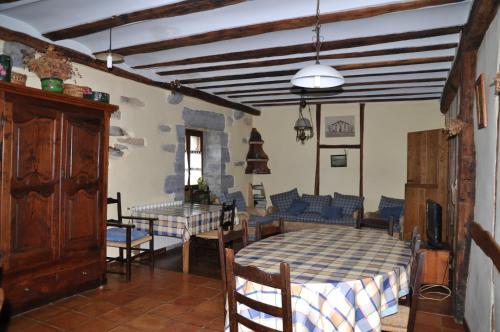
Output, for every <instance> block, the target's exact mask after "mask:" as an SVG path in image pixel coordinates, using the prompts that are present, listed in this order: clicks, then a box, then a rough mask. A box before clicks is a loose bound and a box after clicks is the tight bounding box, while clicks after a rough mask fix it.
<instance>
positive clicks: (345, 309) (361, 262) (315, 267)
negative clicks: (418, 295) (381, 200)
mask: <svg viewBox="0 0 500 332" xmlns="http://www.w3.org/2000/svg"><path fill="white" fill-rule="evenodd" d="M236 262H238V263H240V264H243V265H254V266H257V267H259V268H261V269H263V270H265V271H266V272H273V273H278V272H279V264H280V262H286V263H288V264H289V265H290V274H291V275H290V278H291V292H292V311H293V330H294V331H296V332H297V331H325V332H326V331H356V332H364V331H380V328H381V324H380V320H381V317H384V316H387V315H389V314H393V313H395V312H397V310H398V299H399V297H401V296H405V295H407V294H408V277H409V273H408V271H409V267H408V265H409V262H410V248H409V245H408V244H407V243H405V242H403V241H399V240H397V239H395V238H393V237H390V236H389V235H388V234H387V233H386V232H382V231H378V230H373V229H355V228H351V227H346V226H340V225H334V226H332V227H330V228H328V229H323V228H322V229H316V230H311V229H308V230H302V231H297V232H290V233H285V234H280V235H276V236H273V237H270V238H267V239H265V240H262V241H259V242H255V243H253V244H251V245H249V246H247V247H246V248H244V249H242V250H241V251H240V252H238V254H237V255H236ZM236 283H237V284H236V287H237V289H238V291H239V292H241V293H243V294H246V295H247V296H248V297H250V298H253V299H255V300H257V301H259V302H265V303H268V304H271V305H275V306H281V299H280V295H279V290H276V289H273V288H269V287H265V286H262V285H258V284H254V283H252V282H249V281H246V280H243V279H241V278H237V280H236ZM238 311H239V312H240V314H242V315H244V316H246V317H247V318H250V319H252V320H255V321H258V322H259V323H261V324H264V325H267V326H269V327H272V328H274V329H278V330H280V329H281V328H282V321H281V319H277V318H275V317H272V316H269V315H266V314H262V313H259V312H256V311H253V310H251V309H249V308H248V307H245V306H244V305H241V304H238ZM239 329H240V331H246V329H244V327H243V326H241V325H240V327H239ZM228 330H229V326H228V320H227V318H226V331H228Z"/></svg>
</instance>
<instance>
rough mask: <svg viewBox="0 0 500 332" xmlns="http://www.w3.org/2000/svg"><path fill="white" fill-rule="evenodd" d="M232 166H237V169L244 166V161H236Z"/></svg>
mask: <svg viewBox="0 0 500 332" xmlns="http://www.w3.org/2000/svg"><path fill="white" fill-rule="evenodd" d="M234 166H237V167H240V166H245V161H244V160H240V161H237V162H235V163H234Z"/></svg>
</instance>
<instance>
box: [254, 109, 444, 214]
mask: <svg viewBox="0 0 500 332" xmlns="http://www.w3.org/2000/svg"><path fill="white" fill-rule="evenodd" d="M314 110H315V108H313V109H312V111H313V112H312V117H313V119H315V118H316V117H315V112H314ZM350 114H352V115H354V116H355V123H356V136H355V137H352V138H341V139H340V138H337V139H335V138H326V137H325V136H324V117H325V116H332V115H350ZM297 117H298V107H273V108H268V109H264V110H263V111H262V116H260V117H255V118H254V126H255V127H256V128H257V129H258V130H259V131H260V133H261V134H262V137H263V139H264V140H265V141H266V143H265V144H264V150H265V151H266V153H267V154H268V155H269V158H270V161H269V167H270V169H271V174H272V175H255V176H254V182H256V183H260V182H261V181H262V182H263V183H264V186H265V188H266V192H267V195H268V197H269V195H272V194H275V193H279V192H282V191H285V190H289V189H292V188H294V187H297V188H298V189H299V192H300V193H313V192H314V176H315V167H316V137H315V138H314V139H312V140H311V141H308V142H306V143H305V144H304V145H301V144H300V143H297V142H295V131H294V130H293V125H294V123H295V120H296V119H297ZM322 117H323V119H322V128H321V144H359V119H358V117H359V105H358V104H331V105H323V108H322ZM443 126H444V116H442V115H441V113H440V111H439V103H438V102H437V101H418V102H417V101H415V102H388V103H372V104H367V105H366V108H365V139H364V142H365V147H364V166H363V167H364V172H363V177H364V195H365V210H366V211H374V210H376V209H377V207H378V202H379V199H380V195H387V196H393V197H400V198H403V197H404V184H405V182H406V150H407V143H406V141H407V133H408V132H412V131H420V130H428V129H436V128H442V127H443ZM315 130H316V126H315ZM317 132H318V130H316V133H317ZM343 152H344V151H343V150H324V149H322V151H321V155H320V164H321V165H320V172H321V173H320V182H321V185H320V192H321V193H322V194H333V193H334V192H335V191H339V192H343V193H346V194H358V190H359V151H358V150H352V149H349V150H347V156H348V167H347V168H331V167H330V155H331V154H341V153H343Z"/></svg>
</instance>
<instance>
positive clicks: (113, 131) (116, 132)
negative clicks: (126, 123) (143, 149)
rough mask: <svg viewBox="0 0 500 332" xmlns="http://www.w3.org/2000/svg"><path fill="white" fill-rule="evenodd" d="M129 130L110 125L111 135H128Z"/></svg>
mask: <svg viewBox="0 0 500 332" xmlns="http://www.w3.org/2000/svg"><path fill="white" fill-rule="evenodd" d="M126 135H127V132H126V131H125V130H123V129H122V128H120V127H118V126H110V127H109V136H126Z"/></svg>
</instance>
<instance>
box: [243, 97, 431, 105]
mask: <svg viewBox="0 0 500 332" xmlns="http://www.w3.org/2000/svg"><path fill="white" fill-rule="evenodd" d="M425 100H439V97H420V98H418V97H410V98H387V99H356V98H353V99H351V100H332V101H324V100H323V101H318V102H315V101H314V100H313V101H310V102H309V104H310V105H314V104H323V105H325V104H359V103H386V102H400V101H404V102H407V101H425ZM296 105H299V102H286V103H279V102H278V103H266V104H257V103H256V104H253V105H252V106H255V107H279V106H296Z"/></svg>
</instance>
